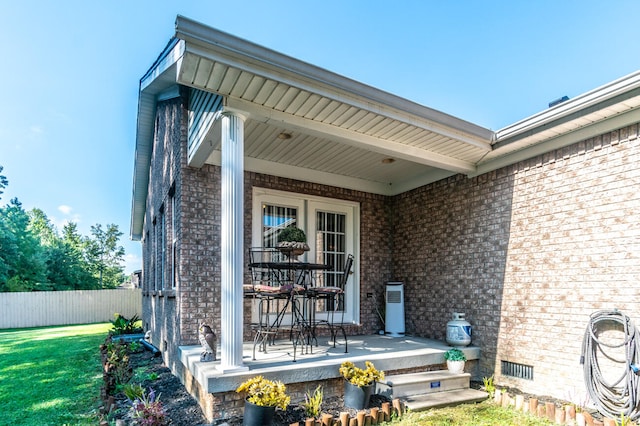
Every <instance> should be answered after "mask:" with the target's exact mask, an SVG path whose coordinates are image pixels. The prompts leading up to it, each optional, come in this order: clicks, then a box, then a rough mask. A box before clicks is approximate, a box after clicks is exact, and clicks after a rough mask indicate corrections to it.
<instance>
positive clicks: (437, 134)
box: [176, 17, 492, 175]
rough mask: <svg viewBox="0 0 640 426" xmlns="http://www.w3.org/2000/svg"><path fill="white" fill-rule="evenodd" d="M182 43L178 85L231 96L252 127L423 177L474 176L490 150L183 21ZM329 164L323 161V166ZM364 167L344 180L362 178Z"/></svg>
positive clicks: (450, 120)
mask: <svg viewBox="0 0 640 426" xmlns="http://www.w3.org/2000/svg"><path fill="white" fill-rule="evenodd" d="M176 35H177V37H179V38H180V39H182V40H184V42H185V52H184V56H183V58H182V60H181V61H180V64H179V69H178V76H177V78H178V83H180V84H183V85H186V86H189V87H193V88H197V89H200V90H204V91H209V92H212V93H217V94H221V95H223V96H225V97H226V99H227V101H226V107H227V108H229V109H230V110H238V111H242V112H243V113H246V114H247V115H248V118H249V119H250V120H256V121H258V122H260V123H263V124H265V125H268V126H272V127H277V128H282V129H284V130H285V131H293V132H297V133H300V134H302V133H304V134H305V135H306V136H310V137H313V138H317V140H325V141H333V142H334V143H338V144H341V145H344V146H349V147H351V148H352V149H354V150H360V151H363V152H364V151H367V152H374V153H378V154H379V155H382V156H386V157H392V158H395V159H398V160H405V161H409V162H415V163H417V164H419V165H422V166H424V168H425V170H426V168H429V169H431V168H434V167H435V168H440V169H444V170H447V171H450V172H456V173H472V172H474V171H475V164H476V162H477V161H479V160H480V159H481V158H482V157H483V156H484V155H486V154H487V152H489V151H490V150H491V137H492V132H491V131H490V130H488V129H484V128H482V127H480V126H476V125H474V124H472V123H469V122H466V121H464V120H460V119H458V118H455V117H452V116H449V115H447V114H444V113H441V112H439V111H435V110H433V109H430V108H427V107H424V106H421V105H418V104H416V103H413V102H411V101H408V100H406V99H403V98H400V97H397V96H395V95H392V94H389V93H386V92H382V91H380V90H378V89H375V88H372V87H370V86H367V85H364V84H362V83H358V82H356V81H353V80H350V79H347V78H345V77H342V76H339V75H337V74H334V73H331V72H329V71H326V70H323V69H321V68H318V67H315V66H312V65H309V64H306V63H304V62H301V61H298V60H296V59H293V58H290V57H288V56H285V55H282V54H280V53H277V52H274V51H272V50H269V49H266V48H263V47H261V46H257V45H255V44H253V43H250V42H247V41H245V40H242V39H238V38H236V37H233V36H231V35H229V34H226V33H222V32H220V31H217V30H214V29H212V28H210V27H206V26H203V25H202V24H199V23H197V22H194V21H190V20H188V19H186V18H182V17H179V18H178V20H177V21H176ZM326 155H327V156H328V155H329V153H327V154H326ZM324 157H325V155H323V153H322V151H320V152H318V153H317V159H318V164H321V163H323V162H324V160H325V158H324ZM256 159H259V160H262V158H260V157H257V158H256ZM273 160H274V161H275V162H276V163H279V162H281V163H283V164H284V163H285V161H284V159H277V158H276V159H273ZM294 165H295V164H294ZM358 167H359V165H358V164H357V163H352V164H351V165H350V169H351V170H344V171H343V174H344V175H350V174H351V173H355V174H356V175H357V174H358V171H357V170H355V169H357V168H358ZM319 171H326V170H319ZM423 171H424V170H423ZM338 174H340V172H339V171H338Z"/></svg>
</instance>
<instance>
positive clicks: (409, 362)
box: [179, 335, 480, 418]
mask: <svg viewBox="0 0 640 426" xmlns="http://www.w3.org/2000/svg"><path fill="white" fill-rule="evenodd" d="M450 348H451V346H449V345H448V344H447V343H445V342H442V341H439V340H434V339H427V338H422V337H414V336H404V337H389V336H386V335H363V336H349V338H348V349H349V351H348V352H346V353H345V350H344V349H345V347H344V343H338V344H336V346H335V348H334V347H333V342H331V341H328V340H327V338H319V339H318V346H313V348H312V351H310V352H309V353H305V354H297V355H296V361H293V353H292V351H293V346H292V343H291V342H290V341H289V340H277V341H276V342H275V344H274V345H271V346H269V347H268V349H267V352H266V353H264V352H256V359H255V360H254V359H253V342H244V344H243V363H244V365H245V366H246V367H247V368H248V369H246V370H238V371H235V372H222V371H220V368H219V364H220V360H219V358H218V361H213V362H201V361H200V353H201V352H202V348H201V347H200V346H181V347H180V348H179V352H180V362H181V364H182V368H183V369H184V372H183V375H182V379H183V381H184V382H185V385H186V386H187V388H190V391H191V392H192V393H194V394H200V395H201V396H205V398H204V399H206V401H203V399H202V398H201V399H200V400H201V404H202V405H203V408H204V410H205V411H208V412H209V415H213V416H215V417H220V418H224V417H228V416H232V415H234V414H237V413H238V412H239V410H240V409H241V408H242V405H243V401H242V399H241V398H242V396H240V395H238V394H236V393H235V389H236V388H237V387H238V386H239V385H240V384H241V383H242V382H243V381H245V380H247V379H248V378H250V377H255V376H258V375H262V376H264V377H266V378H268V379H271V380H280V381H282V382H283V383H285V384H286V385H287V391H288V393H289V394H290V395H291V397H292V400H294V401H303V400H304V395H305V392H310V391H313V389H314V388H315V387H316V386H317V385H318V384H322V386H323V389H324V392H325V395H340V394H341V392H342V380H343V379H342V378H341V376H340V374H339V372H338V369H339V367H340V364H342V362H344V361H351V362H353V363H354V364H356V365H359V366H363V365H364V362H365V361H371V362H373V363H374V365H375V366H376V368H378V369H380V370H383V371H384V372H385V374H386V375H387V376H389V375H391V374H400V373H415V372H423V371H435V370H443V369H446V366H445V360H444V357H443V355H444V352H445V351H446V350H447V349H450ZM462 350H463V352H464V353H465V355H466V357H467V362H466V364H465V372H466V373H470V374H471V377H472V378H475V379H476V380H477V379H478V377H477V375H478V373H477V366H478V360H479V358H480V348H478V347H476V346H467V347H464V348H462ZM378 391H379V392H384V391H385V390H384V389H381V387H380V386H379V387H378ZM203 402H205V403H204V404H203Z"/></svg>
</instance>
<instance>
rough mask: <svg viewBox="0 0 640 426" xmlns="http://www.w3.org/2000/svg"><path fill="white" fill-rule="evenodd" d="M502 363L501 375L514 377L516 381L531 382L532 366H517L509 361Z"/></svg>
mask: <svg viewBox="0 0 640 426" xmlns="http://www.w3.org/2000/svg"><path fill="white" fill-rule="evenodd" d="M501 362H502V371H501V373H502V375H503V376H509V377H515V378H516V379H524V380H533V366H532V365H524V364H517V363H515V362H510V361H501Z"/></svg>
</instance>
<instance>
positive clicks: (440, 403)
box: [400, 389, 489, 411]
mask: <svg viewBox="0 0 640 426" xmlns="http://www.w3.org/2000/svg"><path fill="white" fill-rule="evenodd" d="M488 396H489V395H488V394H487V393H486V392H482V391H479V390H476V389H457V390H451V391H445V392H437V393H428V394H422V395H414V396H406V397H404V398H400V399H401V400H402V401H403V402H404V404H405V406H406V407H407V408H408V409H410V410H411V411H424V410H428V409H430V408H441V407H448V406H452V405H458V404H465V403H475V402H480V401H484V400H485V399H487V398H488Z"/></svg>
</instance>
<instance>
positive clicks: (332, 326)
mask: <svg viewBox="0 0 640 426" xmlns="http://www.w3.org/2000/svg"><path fill="white" fill-rule="evenodd" d="M352 268H353V255H351V254H350V255H348V256H347V259H346V261H345V264H344V269H343V270H342V275H341V276H340V279H339V280H338V281H337V282H336V285H334V286H318V287H313V289H312V290H311V291H312V292H313V297H315V298H316V299H318V300H324V301H325V310H326V312H327V319H326V320H321V321H316V324H314V328H315V327H316V326H318V325H327V326H328V327H329V332H330V333H331V338H332V339H333V347H334V348H335V347H336V340H337V335H338V331H341V332H342V336H343V337H344V352H345V353H346V352H348V346H347V332H346V331H345V328H344V326H345V324H344V311H345V306H344V301H345V300H344V296H345V287H346V285H347V281H348V280H349V274H351V269H352ZM314 335H315V331H314Z"/></svg>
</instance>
